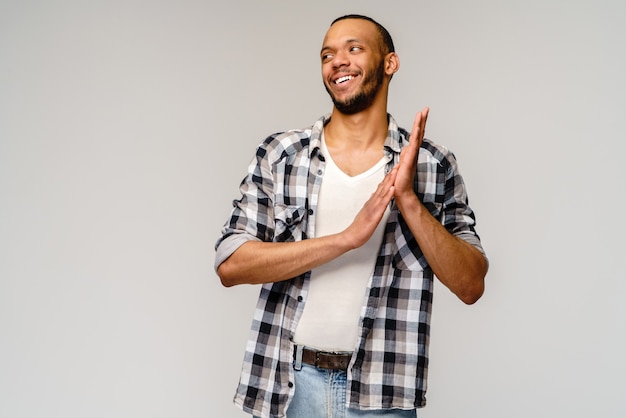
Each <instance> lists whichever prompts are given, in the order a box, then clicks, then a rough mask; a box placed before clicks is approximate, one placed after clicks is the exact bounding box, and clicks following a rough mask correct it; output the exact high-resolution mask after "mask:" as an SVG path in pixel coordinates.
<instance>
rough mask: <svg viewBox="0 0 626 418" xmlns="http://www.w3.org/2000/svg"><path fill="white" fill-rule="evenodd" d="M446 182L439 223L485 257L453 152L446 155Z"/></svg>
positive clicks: (474, 217)
mask: <svg viewBox="0 0 626 418" xmlns="http://www.w3.org/2000/svg"><path fill="white" fill-rule="evenodd" d="M446 163H447V164H446V166H447V167H446V180H445V181H446V184H445V188H444V190H445V193H444V201H443V208H442V213H441V223H442V224H443V226H444V227H445V228H446V229H447V230H448V231H450V233H451V234H453V235H454V236H456V237H458V238H460V239H462V240H464V241H466V242H468V243H469V244H471V245H472V246H474V247H475V248H476V249H477V250H478V251H480V252H481V253H482V254H483V256H484V257H485V259H487V256H486V253H485V251H484V249H483V247H482V244H481V241H480V237H479V236H478V233H477V232H476V216H475V214H474V211H473V210H472V208H471V207H470V206H469V198H468V195H467V189H466V187H465V182H464V181H463V177H462V176H461V174H460V172H459V168H458V164H457V160H456V158H455V156H454V154H453V153H452V152H450V151H448V152H447V155H446Z"/></svg>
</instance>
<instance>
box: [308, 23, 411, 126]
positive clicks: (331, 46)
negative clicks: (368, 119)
mask: <svg viewBox="0 0 626 418" xmlns="http://www.w3.org/2000/svg"><path fill="white" fill-rule="evenodd" d="M320 56H321V61H322V78H323V81H324V86H325V87H326V91H327V92H328V94H329V95H330V97H331V99H332V100H333V103H334V104H335V108H336V109H337V110H338V111H339V112H341V113H344V114H354V113H358V112H360V111H362V110H365V109H367V108H368V107H370V106H371V105H372V104H373V103H374V102H375V101H376V100H384V101H385V103H386V95H387V89H388V85H389V80H391V77H392V76H393V73H395V72H396V71H397V70H398V68H399V64H400V63H399V60H398V56H397V55H396V53H395V48H394V45H393V40H392V39H391V36H390V35H389V32H388V31H387V30H386V29H385V28H384V27H383V26H381V25H380V24H379V23H378V22H376V21H375V20H373V19H371V18H369V17H366V16H361V15H346V16H342V17H340V18H338V19H335V20H334V21H333V23H332V24H331V25H330V28H329V29H328V32H327V33H326V36H325V38H324V44H323V45H322V50H321V54H320Z"/></svg>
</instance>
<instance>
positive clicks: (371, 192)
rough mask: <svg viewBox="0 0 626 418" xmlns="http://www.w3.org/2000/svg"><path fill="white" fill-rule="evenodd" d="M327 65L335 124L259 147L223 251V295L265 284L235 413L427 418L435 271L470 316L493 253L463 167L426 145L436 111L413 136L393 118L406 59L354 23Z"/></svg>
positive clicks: (353, 19) (335, 40) (372, 26)
mask: <svg viewBox="0 0 626 418" xmlns="http://www.w3.org/2000/svg"><path fill="white" fill-rule="evenodd" d="M320 57H321V63H322V78H323V81H324V84H325V86H326V90H327V91H328V93H329V95H330V97H331V98H332V101H333V109H332V113H331V114H330V115H327V116H325V117H323V118H321V119H320V120H318V121H317V122H316V123H315V124H314V125H313V126H312V127H310V128H307V129H304V130H293V131H289V132H285V133H282V134H275V135H272V136H270V137H269V138H267V139H266V140H265V141H264V142H263V143H262V144H261V145H260V146H259V147H258V148H257V151H256V158H255V159H254V161H253V162H252V163H251V164H250V166H249V172H248V175H247V177H246V178H245V179H244V181H243V182H242V184H241V193H242V196H241V198H240V199H239V200H238V201H236V202H234V209H233V212H232V214H231V217H230V219H229V221H228V222H227V223H226V225H225V227H224V229H223V231H222V235H221V237H220V239H219V240H218V242H217V244H216V250H217V255H216V260H215V266H216V269H217V272H218V274H219V276H220V278H221V280H222V283H223V284H224V285H225V286H232V285H236V284H242V283H260V284H263V285H262V288H261V293H260V296H259V301H258V305H257V309H256V312H255V315H254V320H253V324H252V330H251V336H250V340H249V343H248V345H247V348H246V354H245V359H244V365H243V370H242V374H241V380H240V383H239V387H238V390H237V393H236V395H235V403H236V404H237V405H239V406H240V407H241V408H242V409H243V410H244V411H246V412H248V413H251V414H253V415H255V416H259V417H282V416H285V414H286V416H287V417H289V418H297V417H306V418H315V417H318V416H319V417H326V416H333V417H344V416H345V417H356V416H358V417H370V416H376V417H378V416H389V417H415V416H416V408H419V407H422V406H424V404H425V391H426V375H427V366H428V339H429V327H430V325H429V322H430V312H431V301H432V292H433V278H434V275H436V276H437V278H438V279H439V280H440V281H441V282H442V283H443V284H444V285H446V286H447V287H448V288H449V289H450V290H451V291H452V292H454V293H455V294H456V295H457V296H458V297H459V298H460V299H461V300H462V301H463V302H465V303H467V304H472V303H474V302H475V301H477V300H478V299H479V298H480V297H481V295H482V293H483V290H484V277H485V274H486V272H487V261H486V257H485V255H484V252H483V250H482V247H481V244H480V240H479V238H478V236H477V234H476V232H475V230H474V224H475V218H474V214H473V212H472V210H471V209H470V208H469V206H468V204H467V195H466V193H465V186H464V183H463V180H462V178H461V176H460V175H459V173H458V169H457V165H456V161H455V159H454V157H453V155H452V154H451V153H450V152H449V151H448V150H447V149H445V148H444V147H441V146H439V145H437V144H435V143H433V142H432V141H430V140H428V139H424V130H425V125H426V119H427V116H428V109H427V108H425V109H424V110H422V111H421V112H419V113H417V116H416V118H415V122H414V124H413V129H412V131H411V134H410V135H409V134H408V132H406V131H405V130H403V129H401V128H399V127H398V126H397V125H396V122H395V121H394V119H393V118H392V117H391V115H388V114H387V94H388V89H389V82H390V80H391V78H392V76H393V74H394V73H395V72H396V71H398V69H399V66H400V62H399V58H398V55H397V54H396V52H395V50H394V46H393V42H392V40H391V37H390V36H389V34H388V32H387V31H386V30H385V28H383V27H382V26H380V25H379V24H378V23H377V22H375V21H374V20H372V19H370V18H368V17H365V16H359V15H349V16H344V17H341V18H339V19H337V20H335V21H334V22H333V23H332V24H331V26H330V28H329V30H328V32H327V33H326V36H325V38H324V42H323V45H322V49H321V54H320ZM433 273H434V275H433ZM329 411H331V412H329Z"/></svg>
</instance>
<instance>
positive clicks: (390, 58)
mask: <svg viewBox="0 0 626 418" xmlns="http://www.w3.org/2000/svg"><path fill="white" fill-rule="evenodd" d="M399 69H400V57H398V54H396V53H395V52H390V53H388V54H387V56H386V57H385V74H387V75H388V76H392V75H394V74H395V73H396V72H397V71H398V70H399Z"/></svg>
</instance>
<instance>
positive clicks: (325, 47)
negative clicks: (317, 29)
mask: <svg viewBox="0 0 626 418" xmlns="http://www.w3.org/2000/svg"><path fill="white" fill-rule="evenodd" d="M362 42H363V41H362V40H360V39H358V38H350V39H346V40H345V42H344V44H346V45H347V44H353V43H362ZM329 49H333V48H331V47H330V46H328V45H324V46H323V47H322V49H321V50H320V54H322V53H324V51H327V50H329Z"/></svg>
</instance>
